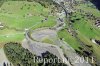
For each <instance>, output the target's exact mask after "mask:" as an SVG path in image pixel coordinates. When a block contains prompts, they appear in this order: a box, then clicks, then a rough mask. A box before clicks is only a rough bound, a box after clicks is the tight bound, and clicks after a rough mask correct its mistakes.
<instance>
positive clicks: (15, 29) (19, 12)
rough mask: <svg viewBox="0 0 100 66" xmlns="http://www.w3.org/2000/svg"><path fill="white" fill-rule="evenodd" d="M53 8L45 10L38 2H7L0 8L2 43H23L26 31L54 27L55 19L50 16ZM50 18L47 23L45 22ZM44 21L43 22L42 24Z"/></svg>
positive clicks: (0, 36)
mask: <svg viewBox="0 0 100 66" xmlns="http://www.w3.org/2000/svg"><path fill="white" fill-rule="evenodd" d="M50 11H51V8H45V7H43V6H42V5H40V4H39V3H37V2H27V1H7V2H4V3H3V5H2V6H1V7H0V22H1V23H2V24H3V26H4V28H3V30H0V43H5V42H10V41H22V40H23V39H24V38H25V37H24V32H25V29H29V28H34V29H36V28H40V27H52V26H54V25H55V24H56V21H55V17H54V16H52V15H49V13H50ZM45 18H48V19H47V20H46V21H43V20H44V19H45ZM42 21H43V22H42Z"/></svg>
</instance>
